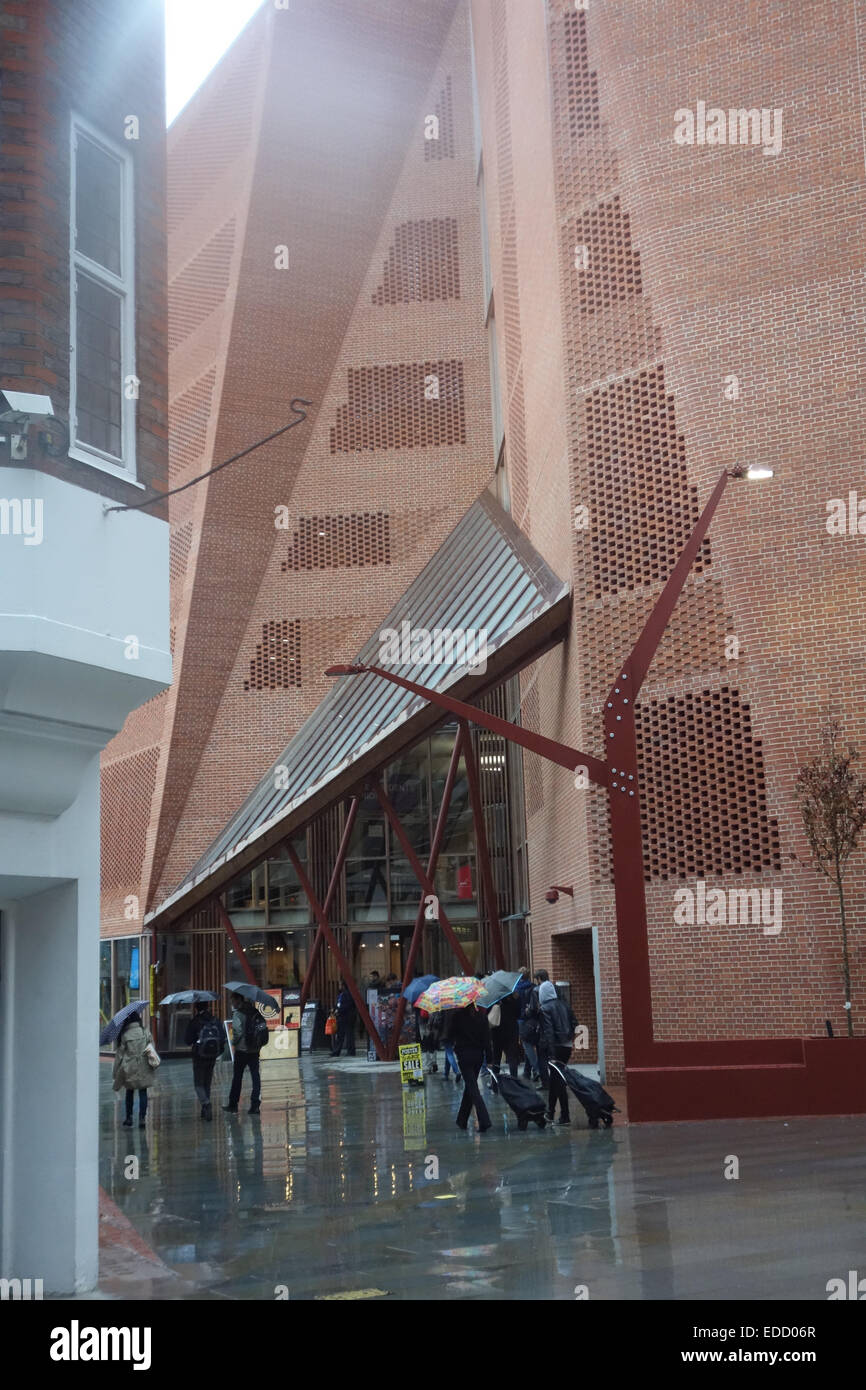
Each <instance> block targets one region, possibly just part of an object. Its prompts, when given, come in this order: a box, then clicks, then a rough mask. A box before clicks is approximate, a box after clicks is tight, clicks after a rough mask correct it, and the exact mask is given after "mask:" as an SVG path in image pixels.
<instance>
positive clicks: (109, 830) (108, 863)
mask: <svg viewBox="0 0 866 1390" xmlns="http://www.w3.org/2000/svg"><path fill="white" fill-rule="evenodd" d="M158 764H159V746H158V745H157V746H155V747H153V748H145V749H144V751H143V752H141V753H135V754H133V755H132V757H129V758H120V759H118V761H117V762H115V763H108V764H105V765H103V767H102V774H101V781H102V813H101V815H102V835H101V845H102V856H101V864H102V889H103V892H110V891H111V890H118V889H120V890H122V891H124V892H129V893H138V892H139V885H140V883H141V873H142V866H143V863H144V852H145V847H146V842H147V830H148V826H149V824H150V811H151V803H152V801H153V789H154V787H155V785H156V770H157V766H158ZM142 915H143V914H142ZM133 930H135V927H133Z"/></svg>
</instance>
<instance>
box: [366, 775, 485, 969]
mask: <svg viewBox="0 0 866 1390" xmlns="http://www.w3.org/2000/svg"><path fill="white" fill-rule="evenodd" d="M376 796H377V797H378V798H379V805H380V806H381V807H382V810H383V811H384V812H385V815H386V816H387V817H388V820H389V822H390V824H391V828H392V830H393V831H394V834H395V835H396V836H397V839H398V840H399V841H400V848H401V849H402V851H403V853H404V854H405V856H406V858H407V859H408V860H409V863H410V865H411V866H412V872H413V873H414V875H415V877H416V878H417V880H418V882H419V883H420V884H421V887H422V888H423V889H424V892H425V894H427V893H430V894H432V895H433V897H435V896H436V889H435V888H434V887H433V884H432V882H431V880H430V879H429V878H428V876H427V874H425V872H424V869H423V867H422V865H421V861H420V859H419V858H418V856H417V854H416V853H415V851H414V849H413V848H412V846H411V845H410V843H409V840H408V837H407V835H406V832H405V830H404V829H403V827H402V825H401V824H400V821H399V818H398V816H397V812H396V811H395V810H394V807H393V806H392V805H391V803H390V801H389V800H388V798H387V796H386V795H385V793H384V791H383V790H382V787H381V786H380V784H379V783H378V782H377V783H376ZM439 925H440V926H441V928H442V930H443V931H444V933H445V935H446V936H447V938H448V941H449V943H450V945H451V949H452V951H453V952H454V954H455V956H456V957H457V960H458V961H459V963H460V966H461V969H462V970H463V972H464V974H466V975H473V974H474V973H475V972H474V971H473V969H472V966H471V965H470V964H469V960H468V958H467V956H466V954H465V952H464V950H463V947H462V946H461V945H460V942H459V941H458V940H457V937H456V936H455V935H454V929H453V927H452V926H451V923H450V922H449V921H448V916H447V914H446V912H445V909H444V907H443V906H442V904H441V903H440V904H439Z"/></svg>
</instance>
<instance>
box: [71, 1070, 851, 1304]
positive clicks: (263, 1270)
mask: <svg viewBox="0 0 866 1390" xmlns="http://www.w3.org/2000/svg"><path fill="white" fill-rule="evenodd" d="M100 1076H101V1082H100V1084H101V1158H100V1182H101V1184H102V1187H103V1189H104V1191H105V1193H106V1194H107V1198H108V1199H109V1200H108V1201H106V1203H105V1207H106V1212H114V1218H109V1217H108V1216H107V1214H103V1220H104V1221H105V1220H109V1219H113V1221H114V1224H115V1226H116V1227H117V1228H118V1229H119V1228H120V1227H121V1225H122V1226H123V1227H124V1228H125V1229H127V1230H128V1231H129V1233H130V1235H129V1239H128V1241H127V1244H128V1245H129V1247H130V1251H133V1250H134V1251H135V1255H134V1257H132V1258H130V1259H128V1260H125V1259H124V1258H121V1257H120V1256H119V1255H118V1253H117V1251H116V1250H115V1252H114V1254H113V1255H111V1254H109V1253H108V1252H107V1251H106V1253H105V1254H104V1255H103V1260H102V1264H101V1278H100V1294H101V1296H102V1297H106V1296H107V1297H109V1298H110V1297H120V1298H159V1299H178V1298H199V1299H201V1298H204V1299H220V1298H229V1299H244V1298H247V1299H271V1300H272V1299H274V1298H275V1297H282V1298H289V1299H290V1300H293V1301H295V1300H299V1299H300V1300H307V1299H316V1298H339V1297H346V1298H364V1297H366V1298H379V1299H381V1298H383V1297H387V1298H390V1299H392V1300H393V1299H401V1300H405V1299H413V1300H416V1299H425V1300H427V1299H466V1298H469V1299H478V1300H491V1299H497V1300H499V1299H516V1300H537V1299H557V1300H562V1299H569V1300H573V1299H575V1298H576V1297H589V1298H590V1299H675V1300H684V1299H707V1300H713V1299H731V1298H742V1299H756V1300H767V1299H810V1300H812V1299H817V1300H826V1298H827V1293H826V1284H827V1281H828V1280H829V1279H831V1278H836V1277H842V1278H846V1277H847V1272H848V1270H851V1269H860V1270H864V1271H866V1183H864V1161H863V1160H864V1151H866V1117H862V1116H854V1117H842V1118H832V1119H791V1120H788V1121H787V1122H786V1121H784V1120H739V1121H730V1120H726V1121H716V1122H711V1123H702V1124H667V1125H631V1126H629V1125H625V1124H621V1123H617V1125H616V1126H615V1127H614V1128H613V1129H612V1130H609V1131H605V1130H599V1131H595V1130H590V1129H589V1128H588V1127H587V1124H586V1120H585V1118H584V1116H583V1114H582V1113H579V1114H578V1108H577V1106H576V1104H575V1107H574V1108H573V1109H572V1117H573V1123H572V1126H571V1127H570V1128H565V1127H562V1128H560V1127H559V1126H558V1125H557V1126H553V1127H552V1128H548V1129H546V1130H544V1131H539V1130H537V1129H535V1128H531V1129H530V1130H529V1131H527V1132H526V1133H525V1134H520V1133H518V1131H517V1128H516V1121H515V1117H514V1116H513V1115H512V1113H511V1111H510V1110H509V1109H508V1108H507V1106H506V1105H505V1104H504V1103H503V1102H502V1101H501V1100H500V1099H498V1098H496V1097H492V1096H488V1094H487V1092H485V1096H486V1098H487V1099H488V1106H489V1109H490V1113H491V1118H492V1119H493V1122H494V1123H493V1128H492V1129H491V1130H490V1131H489V1132H488V1133H487V1134H483V1135H481V1134H478V1133H477V1132H475V1129H474V1119H473V1120H472V1121H470V1126H469V1130H468V1131H467V1132H465V1133H464V1132H461V1131H460V1130H458V1129H457V1128H456V1126H455V1123H454V1120H455V1117H456V1113H457V1107H458V1105H459V1101H460V1094H461V1091H460V1088H459V1087H456V1086H455V1085H454V1083H453V1081H452V1082H446V1081H445V1080H444V1078H443V1076H442V1073H441V1071H440V1072H439V1073H436V1074H433V1075H431V1076H429V1077H428V1078H427V1081H426V1084H425V1086H424V1087H423V1088H417V1089H414V1088H412V1089H410V1088H406V1087H401V1085H400V1077H399V1073H398V1071H397V1070H396V1068H392V1067H384V1066H382V1065H380V1064H375V1063H372V1064H371V1063H367V1062H365V1061H364V1060H362V1059H360V1058H358V1059H356V1060H341V1061H337V1062H331V1061H330V1060H329V1059H327V1058H325V1057H321V1058H319V1057H318V1056H314V1057H312V1058H310V1057H304V1058H302V1059H301V1060H300V1061H297V1062H290V1061H281V1062H277V1063H271V1064H266V1065H263V1067H262V1078H263V1086H262V1111H261V1115H260V1116H258V1117H255V1116H250V1115H248V1114H247V1113H246V1112H247V1107H248V1105H249V1077H248V1076H247V1077H246V1078H245V1083H244V1095H243V1097H242V1101H241V1112H240V1114H239V1115H237V1116H228V1115H225V1114H223V1112H222V1111H221V1110H220V1109H219V1106H220V1104H221V1103H222V1102H223V1101H224V1100H225V1098H226V1095H227V1092H228V1086H229V1079H230V1069H229V1067H228V1065H227V1064H225V1063H219V1064H218V1065H217V1070H216V1073H215V1082H214V1093H213V1101H214V1107H215V1108H214V1120H213V1122H212V1123H207V1122H206V1121H204V1120H202V1119H200V1117H199V1106H198V1104H197V1102H196V1100H195V1095H194V1093H193V1089H192V1075H191V1066H190V1063H189V1062H188V1061H185V1060H184V1061H165V1062H163V1065H162V1066H161V1067H160V1070H159V1076H158V1079H157V1083H156V1085H155V1086H154V1087H153V1088H152V1090H151V1092H150V1109H149V1112H148V1119H147V1128H146V1130H144V1131H140V1130H139V1129H138V1128H137V1127H136V1128H134V1129H132V1130H128V1129H124V1128H122V1126H121V1123H120V1122H121V1119H122V1113H121V1109H120V1104H119V1102H118V1100H117V1098H116V1097H115V1096H114V1094H113V1092H112V1090H111V1068H110V1066H108V1065H103V1066H102V1067H101V1069H100ZM619 1119H620V1117H617V1120H618V1121H619ZM135 1120H136V1126H137V1121H138V1115H137V1112H136V1116H135ZM737 1171H738V1174H739V1176H737V1177H735V1176H733V1174H734V1173H735V1172H737ZM726 1173H728V1174H730V1175H731V1176H727V1177H726ZM113 1204H116V1206H114V1205H113ZM124 1218H125V1220H124ZM127 1222H128V1223H129V1225H127ZM148 1247H149V1250H148ZM150 1252H153V1255H155V1256H156V1257H157V1261H156V1262H154V1259H153V1255H151V1253H150ZM97 1296H100V1295H97Z"/></svg>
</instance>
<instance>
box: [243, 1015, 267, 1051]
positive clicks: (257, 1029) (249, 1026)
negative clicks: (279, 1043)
mask: <svg viewBox="0 0 866 1390" xmlns="http://www.w3.org/2000/svg"><path fill="white" fill-rule="evenodd" d="M269 1037H270V1030H269V1028H268V1025H267V1024H266V1023H265V1020H264V1019H263V1018H262V1016H261V1014H260V1013H259V1011H258V1009H255V1010H254V1011H253V1012H252V1013H251V1014H247V1022H246V1027H245V1028H244V1042H245V1043H248V1044H249V1046H250V1047H251V1048H252V1050H253V1051H254V1052H258V1051H259V1049H260V1048H262V1047H264V1046H265V1044H266V1043H267V1041H268V1038H269Z"/></svg>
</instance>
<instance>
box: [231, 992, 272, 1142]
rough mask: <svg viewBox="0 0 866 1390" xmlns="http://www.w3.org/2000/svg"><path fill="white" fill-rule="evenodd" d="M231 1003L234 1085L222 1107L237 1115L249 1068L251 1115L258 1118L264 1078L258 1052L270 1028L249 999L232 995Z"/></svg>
mask: <svg viewBox="0 0 866 1390" xmlns="http://www.w3.org/2000/svg"><path fill="white" fill-rule="evenodd" d="M231 1000H232V1009H233V1013H232V1043H233V1046H234V1050H235V1061H234V1071H233V1072H232V1085H231V1090H230V1091H229V1103H228V1105H224V1106H223V1110H227V1111H228V1112H229V1114H231V1115H236V1114H237V1113H238V1102H239V1100H240V1098H241V1087H242V1086H243V1080H244V1072H245V1071H246V1069H247V1067H249V1069H250V1080H251V1081H252V1087H253V1089H252V1095H251V1096H250V1114H251V1115H258V1114H259V1113H260V1111H261V1101H262V1075H261V1071H260V1069H259V1053H260V1052H261V1050H262V1048H263V1047H264V1045H265V1043H266V1042H267V1040H268V1025H267V1024H266V1023H265V1020H264V1019H263V1018H262V1016H261V1014H260V1013H259V1011H258V1009H257V1008H256V1006H255V1004H253V1003H252V1002H251V1001H250V1000H249V999H244V997H243V995H242V994H233V995H232V996H231Z"/></svg>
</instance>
